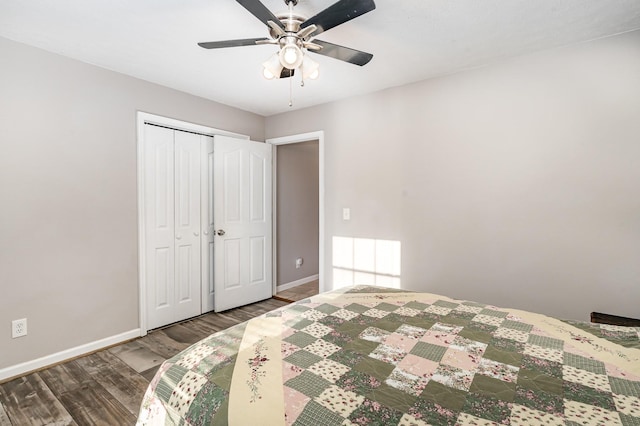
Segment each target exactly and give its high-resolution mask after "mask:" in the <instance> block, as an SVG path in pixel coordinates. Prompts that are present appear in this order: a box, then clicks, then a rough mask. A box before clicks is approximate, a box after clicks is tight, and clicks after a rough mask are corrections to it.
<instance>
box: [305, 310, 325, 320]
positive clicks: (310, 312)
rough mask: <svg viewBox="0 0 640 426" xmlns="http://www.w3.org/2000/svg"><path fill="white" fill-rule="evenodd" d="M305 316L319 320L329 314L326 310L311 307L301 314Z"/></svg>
mask: <svg viewBox="0 0 640 426" xmlns="http://www.w3.org/2000/svg"><path fill="white" fill-rule="evenodd" d="M301 316H302V317H303V318H306V319H309V320H311V321H318V320H320V319H322V318H324V317H326V316H327V314H325V313H324V312H320V311H317V310H315V309H309V310H308V311H305V312H303V313H302V314H301Z"/></svg>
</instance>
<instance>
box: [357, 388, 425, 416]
mask: <svg viewBox="0 0 640 426" xmlns="http://www.w3.org/2000/svg"><path fill="white" fill-rule="evenodd" d="M365 397H366V398H368V399H370V400H372V401H376V402H379V403H380V404H382V405H385V406H387V407H389V408H393V409H395V410H398V411H400V412H402V413H406V412H407V411H409V408H411V406H413V404H415V402H416V397H415V396H413V395H410V394H408V393H406V392H403V391H401V390H399V389H396V388H394V387H392V386H389V385H388V384H386V383H382V384H381V385H380V386H379V387H377V388H375V389H372V390H371V391H370V392H369V393H367V394H366V395H365Z"/></svg>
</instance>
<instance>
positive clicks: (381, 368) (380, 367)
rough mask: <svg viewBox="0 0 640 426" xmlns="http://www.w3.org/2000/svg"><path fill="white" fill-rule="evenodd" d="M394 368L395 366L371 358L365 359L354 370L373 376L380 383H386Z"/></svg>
mask: <svg viewBox="0 0 640 426" xmlns="http://www.w3.org/2000/svg"><path fill="white" fill-rule="evenodd" d="M394 368H395V366H394V365H393V364H389V363H386V362H384V361H380V360H379V359H375V358H371V357H364V358H363V359H362V361H360V362H359V363H358V364H357V365H356V366H355V367H354V370H356V371H360V372H362V373H365V374H367V375H370V376H373V377H375V378H377V379H379V380H380V381H384V380H385V379H386V378H387V377H389V375H390V374H391V372H392V371H393V370H394Z"/></svg>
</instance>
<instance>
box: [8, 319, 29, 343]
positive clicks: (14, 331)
mask: <svg viewBox="0 0 640 426" xmlns="http://www.w3.org/2000/svg"><path fill="white" fill-rule="evenodd" d="M26 335H27V319H26V318H22V319H18V320H13V321H11V337H12V338H13V339H15V338H16V337H22V336H26Z"/></svg>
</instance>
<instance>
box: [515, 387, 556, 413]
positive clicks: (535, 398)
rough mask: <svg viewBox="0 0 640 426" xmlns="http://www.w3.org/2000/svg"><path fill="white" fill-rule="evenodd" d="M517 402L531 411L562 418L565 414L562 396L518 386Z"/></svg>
mask: <svg viewBox="0 0 640 426" xmlns="http://www.w3.org/2000/svg"><path fill="white" fill-rule="evenodd" d="M515 402H516V403H517V404H520V405H523V406H525V407H528V408H531V409H535V410H542V411H544V412H546V413H550V414H553V415H554V416H562V415H563V414H564V399H563V398H562V395H557V394H553V393H549V392H545V391H543V390H539V389H537V390H532V389H527V388H524V387H522V386H519V385H517V386H516V399H515Z"/></svg>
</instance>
